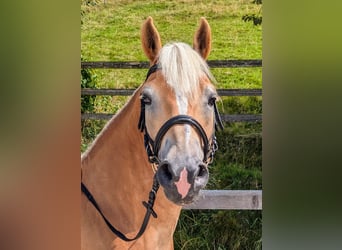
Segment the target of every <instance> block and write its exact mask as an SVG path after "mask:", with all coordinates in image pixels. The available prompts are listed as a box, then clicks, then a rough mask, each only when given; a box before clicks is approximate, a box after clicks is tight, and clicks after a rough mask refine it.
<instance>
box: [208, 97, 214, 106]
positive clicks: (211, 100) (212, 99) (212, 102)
mask: <svg viewBox="0 0 342 250" xmlns="http://www.w3.org/2000/svg"><path fill="white" fill-rule="evenodd" d="M215 102H216V97H215V96H213V97H210V98H209V100H208V105H209V106H214V104H215Z"/></svg>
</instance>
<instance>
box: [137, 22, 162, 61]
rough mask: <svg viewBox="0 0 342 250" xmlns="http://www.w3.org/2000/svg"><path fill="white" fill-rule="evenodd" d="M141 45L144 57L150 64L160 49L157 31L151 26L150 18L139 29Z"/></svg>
mask: <svg viewBox="0 0 342 250" xmlns="http://www.w3.org/2000/svg"><path fill="white" fill-rule="evenodd" d="M141 43H142V47H143V50H144V52H145V55H146V56H147V57H148V59H149V60H150V63H151V64H152V63H153V62H154V61H155V59H156V57H157V55H158V53H159V50H160V49H161V47H162V44H161V41H160V36H159V33H158V30H157V29H156V27H155V26H154V24H153V19H152V17H150V16H149V17H148V18H147V19H146V21H145V22H144V23H143V25H142V28H141Z"/></svg>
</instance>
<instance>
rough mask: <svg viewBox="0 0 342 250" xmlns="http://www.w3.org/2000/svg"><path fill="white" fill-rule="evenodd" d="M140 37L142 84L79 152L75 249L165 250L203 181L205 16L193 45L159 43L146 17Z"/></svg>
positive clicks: (207, 94) (207, 98)
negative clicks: (145, 68) (146, 64)
mask: <svg viewBox="0 0 342 250" xmlns="http://www.w3.org/2000/svg"><path fill="white" fill-rule="evenodd" d="M141 39H142V47H143V50H144V52H145V54H146V56H147V57H148V59H149V61H150V64H151V67H150V70H149V72H148V74H147V77H146V80H145V82H144V83H143V84H142V85H141V86H140V87H139V88H138V89H137V90H136V91H135V92H134V94H133V96H132V97H131V98H130V100H129V101H128V102H127V104H126V105H125V106H124V107H123V108H122V109H121V111H120V112H118V114H117V115H115V116H114V117H113V118H112V119H111V120H110V121H109V122H108V123H107V125H106V126H105V128H104V129H103V130H102V132H101V133H100V134H99V135H98V136H97V138H96V139H95V141H94V143H93V144H92V146H91V147H90V148H89V149H88V150H87V151H86V152H85V153H84V154H83V155H82V168H81V173H82V177H81V178H82V185H81V186H82V197H81V241H82V243H81V244H82V249H91V250H94V249H112V248H115V249H139V250H141V249H153V250H155V249H161V250H165V249H173V233H174V230H175V227H176V224H177V221H178V217H179V214H180V211H181V209H182V207H181V205H183V204H187V203H190V202H193V201H194V199H195V198H196V197H197V195H198V192H199V190H200V189H202V188H203V187H204V186H205V185H206V183H207V181H208V168H207V167H208V164H209V163H210V162H211V161H212V158H213V155H214V152H215V151H216V149H217V144H216V139H215V135H214V134H215V127H216V125H219V126H221V125H222V124H221V120H220V118H219V115H218V113H217V108H216V104H215V100H216V99H217V97H218V96H217V93H216V90H215V87H214V86H213V85H212V83H211V81H212V79H213V78H212V76H211V74H210V72H209V69H208V66H207V64H206V62H205V59H206V58H207V57H208V55H209V52H210V47H211V31H210V27H209V24H208V22H207V21H206V19H205V18H202V19H201V22H200V27H199V28H198V30H197V32H196V33H195V38H194V44H193V48H191V47H190V46H189V45H187V44H184V43H171V44H168V45H165V46H164V47H162V45H161V41H160V36H159V33H158V31H157V29H156V28H155V26H154V24H153V20H152V18H151V17H149V18H147V20H146V21H145V22H144V24H143V26H142V31H141ZM137 125H138V127H137ZM151 166H152V168H151ZM159 184H160V185H161V187H162V188H163V191H164V192H159V193H158V195H156V193H157V190H158V187H159ZM151 187H152V188H151ZM146 199H148V202H143V204H141V202H142V201H144V200H146ZM150 215H152V216H153V217H155V218H151V220H150V221H149V218H150ZM157 215H158V217H157ZM156 217H157V218H156ZM139 229H140V231H139Z"/></svg>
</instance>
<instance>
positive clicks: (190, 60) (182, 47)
mask: <svg viewBox="0 0 342 250" xmlns="http://www.w3.org/2000/svg"><path fill="white" fill-rule="evenodd" d="M158 64H159V66H160V67H161V71H162V73H163V75H164V77H165V80H166V82H167V84H168V85H169V86H170V87H171V88H172V89H173V90H174V92H175V93H176V95H178V96H183V95H185V96H187V97H193V96H194V95H195V91H196V90H197V89H198V85H199V81H200V78H201V77H203V76H207V77H208V78H209V79H210V80H212V81H214V77H213V76H212V75H211V73H210V71H209V67H208V65H207V63H206V62H205V61H204V60H203V58H202V57H201V56H200V55H199V54H198V53H197V52H196V51H195V50H194V49H192V48H191V47H190V46H189V45H188V44H185V43H180V42H177V43H169V44H166V45H165V46H164V47H163V48H162V49H161V50H160V53H159V59H158Z"/></svg>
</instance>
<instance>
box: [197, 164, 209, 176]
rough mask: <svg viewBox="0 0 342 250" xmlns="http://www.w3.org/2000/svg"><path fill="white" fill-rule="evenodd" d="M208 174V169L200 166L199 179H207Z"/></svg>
mask: <svg viewBox="0 0 342 250" xmlns="http://www.w3.org/2000/svg"><path fill="white" fill-rule="evenodd" d="M207 174H208V169H207V167H206V166H205V165H202V164H201V165H199V171H198V174H197V177H205V176H206V175H207Z"/></svg>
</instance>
